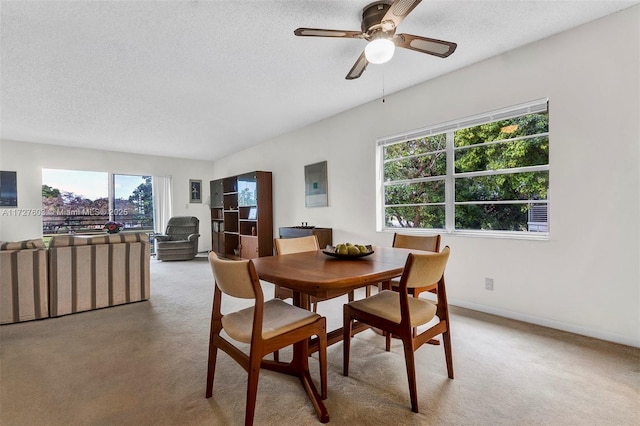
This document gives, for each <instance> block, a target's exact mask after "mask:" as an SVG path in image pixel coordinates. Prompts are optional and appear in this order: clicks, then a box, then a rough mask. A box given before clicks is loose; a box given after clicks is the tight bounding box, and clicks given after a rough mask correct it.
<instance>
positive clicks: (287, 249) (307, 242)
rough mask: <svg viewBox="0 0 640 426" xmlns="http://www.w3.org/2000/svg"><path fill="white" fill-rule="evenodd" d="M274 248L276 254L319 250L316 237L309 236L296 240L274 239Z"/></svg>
mask: <svg viewBox="0 0 640 426" xmlns="http://www.w3.org/2000/svg"><path fill="white" fill-rule="evenodd" d="M273 241H274V243H275V246H276V254H291V253H301V252H303V251H316V250H320V245H319V244H318V237H316V236H315V235H309V236H306V237H298V238H276V239H274V240H273Z"/></svg>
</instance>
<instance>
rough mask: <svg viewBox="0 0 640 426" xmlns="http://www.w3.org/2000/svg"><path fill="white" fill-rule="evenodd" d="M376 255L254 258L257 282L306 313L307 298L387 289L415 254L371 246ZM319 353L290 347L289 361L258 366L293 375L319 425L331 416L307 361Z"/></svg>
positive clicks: (308, 346) (338, 336)
mask: <svg viewBox="0 0 640 426" xmlns="http://www.w3.org/2000/svg"><path fill="white" fill-rule="evenodd" d="M373 251H374V253H373V254H371V255H368V256H365V257H359V258H349V259H344V258H335V257H331V256H328V255H326V254H324V253H323V252H322V250H318V251H311V252H303V253H294V254H286V255H280V256H268V257H259V258H256V259H253V260H252V261H253V263H254V265H255V268H256V271H257V273H258V277H259V278H260V279H261V280H264V281H268V282H270V283H273V284H277V285H280V286H282V287H286V288H289V289H291V290H292V291H293V303H294V305H296V306H300V307H302V308H305V309H309V296H315V297H317V298H320V299H329V298H332V297H338V296H341V295H343V294H347V293H349V292H350V291H352V290H355V289H357V288H360V287H365V286H367V285H378V284H380V283H382V285H383V287H387V288H388V287H389V285H390V284H389V283H390V281H391V280H392V279H393V278H397V277H399V276H400V275H402V271H403V269H404V264H405V262H406V260H407V256H408V255H409V253H412V252H415V251H416V250H409V249H402V248H391V247H373ZM367 328H368V327H367V326H366V325H364V324H361V323H358V324H354V327H353V332H354V334H355V333H359V332H361V331H363V330H366V329H367ZM341 340H342V328H339V329H337V330H332V331H328V332H327V343H328V344H329V345H331V344H333V343H336V342H339V341H341ZM317 350H318V345H317V341H316V340H315V339H314V340H312V341H310V342H304V343H303V344H298V345H294V348H293V357H292V360H291V362H289V363H283V362H277V361H271V360H263V362H262V367H263V368H266V369H271V370H275V371H279V372H281V373H285V374H290V375H293V376H297V377H298V378H299V379H300V381H301V382H302V386H303V387H304V389H305V391H306V392H307V394H308V395H309V399H310V400H311V402H312V403H313V406H314V408H315V410H316V413H317V415H318V418H319V419H320V421H321V422H322V423H327V422H328V421H329V413H328V411H327V409H326V407H325V406H324V403H323V402H322V398H321V396H320V394H319V393H318V391H317V389H316V387H315V385H314V383H313V381H312V380H311V375H310V374H309V364H308V356H309V355H310V354H311V353H313V352H315V351H317Z"/></svg>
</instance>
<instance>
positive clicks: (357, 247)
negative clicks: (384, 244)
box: [335, 243, 369, 256]
mask: <svg viewBox="0 0 640 426" xmlns="http://www.w3.org/2000/svg"><path fill="white" fill-rule="evenodd" d="M335 253H338V254H341V255H345V256H346V255H349V256H356V255H359V254H364V253H369V249H368V248H367V247H365V246H364V245H362V244H351V243H341V244H338V245H337V246H336V247H335Z"/></svg>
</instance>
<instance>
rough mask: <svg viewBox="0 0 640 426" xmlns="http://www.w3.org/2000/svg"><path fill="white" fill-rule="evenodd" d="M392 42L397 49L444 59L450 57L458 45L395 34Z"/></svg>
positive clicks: (433, 39)
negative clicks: (402, 48)
mask: <svg viewBox="0 0 640 426" xmlns="http://www.w3.org/2000/svg"><path fill="white" fill-rule="evenodd" d="M393 42H394V43H395V44H396V46H398V47H404V48H405V49H411V50H415V51H416V52H422V53H427V54H429V55H434V56H439V57H441V58H446V57H447V56H449V55H451V54H452V53H453V52H454V51H455V50H456V47H458V45H457V44H456V43H453V42H450V41H444V40H437V39H435V38H427V37H420V36H416V35H411V34H396V35H395V36H394V37H393Z"/></svg>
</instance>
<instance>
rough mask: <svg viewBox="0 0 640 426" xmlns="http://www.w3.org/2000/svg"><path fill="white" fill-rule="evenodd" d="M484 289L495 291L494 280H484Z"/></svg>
mask: <svg viewBox="0 0 640 426" xmlns="http://www.w3.org/2000/svg"><path fill="white" fill-rule="evenodd" d="M484 288H485V289H486V290H493V278H485V279H484Z"/></svg>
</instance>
